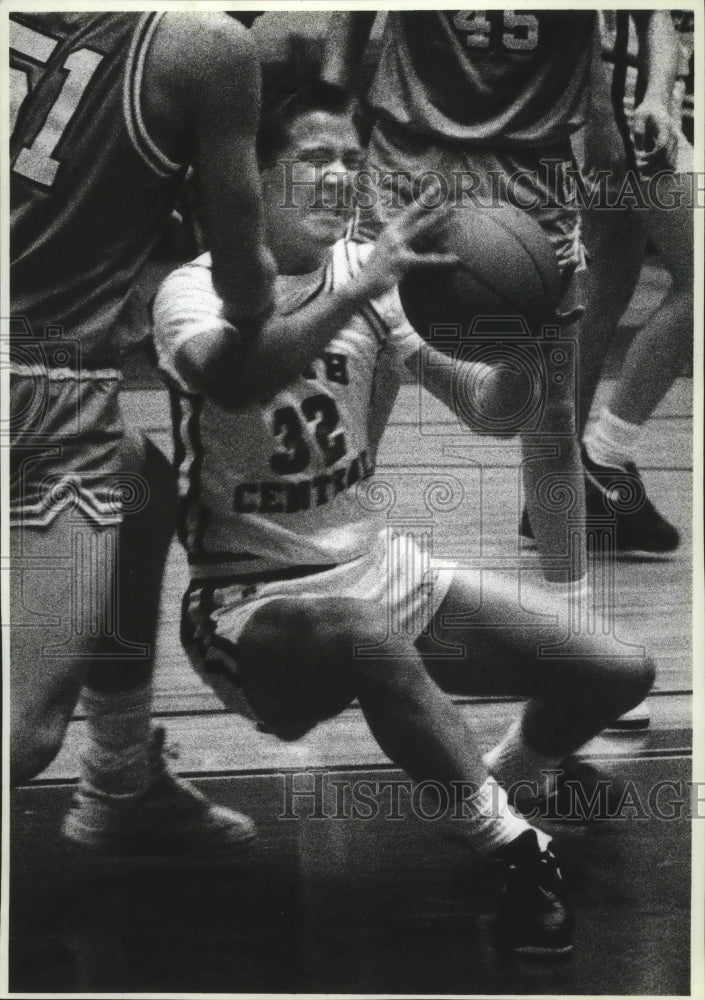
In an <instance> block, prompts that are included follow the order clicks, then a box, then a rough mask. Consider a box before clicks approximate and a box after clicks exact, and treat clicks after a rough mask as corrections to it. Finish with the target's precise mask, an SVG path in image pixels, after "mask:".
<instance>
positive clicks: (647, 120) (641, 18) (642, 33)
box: [632, 10, 678, 168]
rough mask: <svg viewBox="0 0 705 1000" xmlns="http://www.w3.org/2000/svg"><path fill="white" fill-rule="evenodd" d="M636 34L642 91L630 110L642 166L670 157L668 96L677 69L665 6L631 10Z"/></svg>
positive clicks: (671, 27)
mask: <svg viewBox="0 0 705 1000" xmlns="http://www.w3.org/2000/svg"><path fill="white" fill-rule="evenodd" d="M632 16H633V18H634V23H635V25H636V30H637V34H638V36H639V62H640V64H641V67H642V71H643V72H644V74H645V77H646V91H645V93H644V98H643V100H642V102H641V104H640V105H639V106H638V107H637V108H636V109H635V111H634V143H635V146H636V147H637V151H638V152H639V156H640V160H641V164H640V165H642V166H644V167H652V168H658V167H660V166H662V165H665V163H664V162H663V160H664V157H665V158H666V159H667V160H668V161H672V159H673V153H674V149H673V147H674V144H675V133H674V129H673V123H672V120H671V110H670V109H671V100H672V96H673V87H674V85H675V81H676V74H677V72H678V35H677V33H676V29H675V27H674V24H673V19H672V17H671V12H670V11H669V10H654V11H639V12H633V13H632Z"/></svg>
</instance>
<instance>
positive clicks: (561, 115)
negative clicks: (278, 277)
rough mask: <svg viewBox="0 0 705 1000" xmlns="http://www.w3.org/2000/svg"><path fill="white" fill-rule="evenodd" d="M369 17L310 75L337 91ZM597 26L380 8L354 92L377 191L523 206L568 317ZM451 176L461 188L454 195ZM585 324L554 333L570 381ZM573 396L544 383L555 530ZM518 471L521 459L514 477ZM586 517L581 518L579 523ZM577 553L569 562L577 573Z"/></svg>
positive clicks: (537, 531)
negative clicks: (415, 181) (431, 191)
mask: <svg viewBox="0 0 705 1000" xmlns="http://www.w3.org/2000/svg"><path fill="white" fill-rule="evenodd" d="M662 13H664V12H658V11H656V12H641V14H640V15H639V16H640V26H641V29H640V30H642V31H643V32H647V31H648V32H651V35H650V37H651V38H652V39H653V41H654V42H655V41H657V32H658V28H657V29H654V28H653V26H652V22H653V21H654V20H657V19H659V18H661V15H662ZM665 17H666V19H668V14H667V12H665ZM372 18H373V15H370V14H367V13H357V12H356V13H354V14H353V13H344V14H336V15H334V17H333V19H332V22H331V26H330V30H329V36H328V42H327V49H326V54H325V58H324V64H323V69H322V76H323V79H325V80H327V81H328V82H330V83H332V84H334V85H337V86H341V87H343V88H344V89H348V88H349V87H350V85H351V82H352V80H353V78H354V74H355V70H356V67H357V65H359V62H360V59H361V57H362V53H363V51H364V47H365V44H366V41H367V38H368V35H369V31H370V28H371V25H372ZM596 28H597V23H596V13H595V11H587V10H586V11H531V12H529V11H526V12H518V11H509V10H504V11H491V10H488V11H476V10H469V11H455V12H453V11H424V12H406V11H404V12H402V11H393V12H390V13H389V14H388V15H387V21H386V24H385V28H384V34H383V37H382V48H381V54H380V57H379V62H378V67H377V72H376V75H375V77H374V80H373V82H372V85H371V87H370V90H369V92H368V94H367V105H368V108H369V111H370V114H371V115H372V116H373V118H374V121H375V124H374V127H373V130H372V138H371V142H370V152H369V157H370V162H371V164H372V165H373V166H374V167H375V168H377V170H378V171H380V173H381V175H382V176H383V177H386V178H387V179H388V183H389V184H391V183H392V182H393V180H394V178H395V176H398V175H399V174H402V175H406V176H411V177H413V176H414V175H415V174H418V173H420V172H423V171H424V170H437V171H440V172H441V173H443V174H444V175H445V177H446V179H447V180H448V181H449V183H451V184H452V187H451V190H454V191H456V192H458V195H459V196H460V197H462V198H470V199H472V198H473V197H476V198H478V200H480V203H481V204H482V203H483V201H484V202H485V203H489V204H492V203H493V199H496V198H497V197H498V196H499V197H500V198H503V199H505V200H507V199H508V198H511V197H512V192H513V197H514V200H515V202H516V203H517V204H519V206H520V207H527V206H528V207H529V210H531V211H533V213H534V214H535V217H536V219H537V221H538V222H539V223H540V224H541V225H542V226H543V228H544V229H545V231H546V233H547V234H548V235H549V237H550V239H551V241H552V242H553V245H554V247H555V250H556V255H557V259H558V263H559V266H560V267H561V270H562V272H563V274H564V276H565V281H566V306H567V307H568V308H570V307H571V306H574V305H575V304H576V303H577V302H578V301H580V300H582V298H583V297H584V292H583V286H584V270H585V268H584V254H583V247H582V241H581V236H580V226H579V213H578V204H577V200H576V198H575V190H574V185H573V184H571V183H570V173H571V170H573V169H574V166H575V163H574V159H573V153H572V149H571V145H570V139H571V136H572V135H573V133H575V131H576V130H577V129H578V128H580V126H581V125H582V124H583V123H584V122H585V117H586V109H587V100H588V95H589V82H590V73H591V65H592V62H593V60H594V56H595V43H596V38H597V33H596ZM645 51H646V57H647V58H646V63H647V65H646V74H647V78H648V80H650V81H653V82H654V89H656V86H657V84H658V82H659V81H660V80H661V79H662V78H663V76H664V75H665V74H666V73H667V69H664V66H663V57H662V54H661V52H660V50H659V48H658V46H657V45H656V44H649V45H646V46H645ZM649 107H650V110H649V112H648V115H647V113H646V111H647V108H649ZM659 110H660V109H659V108H658V106H655V105H652V106H649V105H645V107H644V111H645V114H644V121H643V127H644V128H647V129H648V130H649V132H653V141H654V148H653V151H652V153H651V154H650V155H652V156H654V157H656V158H658V156H659V155H660V153H661V151H662V149H663V145H664V144H665V142H666V141H667V135H664V134H663V131H662V130H661V129H659V128H653V127H652V126H653V124H654V120H655V119H654V116H655V117H656V118H658V114H657V113H658V111H659ZM459 178H462V179H463V180H462V183H463V185H464V186H462V187H460V189H459V188H458V179H459ZM498 179H499V180H501V179H504V187H502V186H501V184H499V186H498ZM578 279H579V280H580V284H578ZM600 305H602V302H600ZM593 320H594V317H593V318H588V319H587V320H586V321H585V322H583V321H573V322H572V323H569V322H566V323H565V325H564V335H565V336H568V337H574V338H578V339H579V345H580V358H579V364H580V378H581V380H582V378H583V351H584V350H585V349H586V348H585V344H586V342H587V341H589V340H590V339H591V338H592V329H591V328H590V326H591V323H592V322H593ZM587 350H590V347H588V348H587ZM575 394H576V385H575V381H574V380H571V379H565V381H564V382H563V384H562V385H561V386H554V387H553V392H552V393H551V397H550V403H549V405H550V406H551V408H552V409H553V412H554V414H555V417H554V421H553V426H552V427H551V425H550V424H547V425H546V426H547V429H548V428H550V431H549V433H551V434H552V437H554V438H555V440H552V441H551V444H552V446H553V447H554V448H555V453H554V455H553V456H552V457H551V458H549V459H546V460H545V463H546V464H545V466H544V473H545V474H547V475H551V476H554V477H556V479H557V480H559V481H561V482H562V483H564V484H566V485H568V486H569V487H570V488H572V490H573V492H574V495H575V501H574V504H573V506H572V508H571V509H570V510H568V511H566V512H565V514H564V518H565V519H566V521H567V519H568V518H569V517H570V518H571V519H576V520H583V519H584V515H585V507H584V501H585V496H584V478H585V476H584V470H583V463H582V460H581V455H580V451H579V448H578V441H577V438H576V436H575V430H576V428H575V412H574V400H575ZM528 468H529V464H525V471H526V470H528ZM527 492H528V491H527ZM527 502H528V497H527ZM594 513H595V511H593V510H590V509H589V510H588V511H587V514H588V516H589V515H590V514H594ZM599 513H603V509H602V508H601V509H600V511H599ZM556 528H557V520H556V519H555V518H554V517H552V518H548V517H546V516H545V514H544V515H543V516H542V512H541V511H537V507H536V505H534V507H533V509H532V510H531V512H530V513H529V511H528V510H527V509H525V510H524V513H523V516H522V521H521V531H522V534H525V535H530V536H532V537H535V538H536V540H537V543H538V545H539V551H540V552H541V553H547V552H548V553H555V554H557V548H558V546H560V545H562V544H563V539H565V538H566V537H569V533H568V525H567V523H564V524H562V525H561V526H560V530H556ZM583 544H584V539H583ZM580 555H581V558H578V559H576V567H582V566H583V565H584V562H583V555H582V553H581V554H580ZM579 572H580V571H579ZM579 572H578V573H577V574H576V575H579Z"/></svg>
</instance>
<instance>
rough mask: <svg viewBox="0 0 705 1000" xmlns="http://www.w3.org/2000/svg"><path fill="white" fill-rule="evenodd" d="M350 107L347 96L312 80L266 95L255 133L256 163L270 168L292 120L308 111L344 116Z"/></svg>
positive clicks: (284, 141)
mask: <svg viewBox="0 0 705 1000" xmlns="http://www.w3.org/2000/svg"><path fill="white" fill-rule="evenodd" d="M349 106H350V102H349V99H348V97H347V95H346V94H344V93H342V92H341V91H340V90H338V88H337V87H331V86H330V85H329V84H326V83H322V82H321V81H320V80H313V81H310V82H308V83H305V84H301V85H299V86H298V87H297V88H296V90H294V91H291V90H289V91H282V90H279V91H278V92H277V93H271V94H269V95H265V98H264V99H263V102H262V112H261V115H260V123H259V129H258V132H257V160H258V162H259V165H260V167H269V166H271V165H272V164H273V163H274V162H275V160H276V158H277V156H278V154H279V153H281V151H282V150H283V149H284V148H285V147H286V144H287V143H288V141H289V125H290V124H291V122H292V121H293V119H294V118H298V116H299V115H304V114H306V113H307V112H308V111H330V112H331V113H333V114H343V113H345V112H346V111H347V110H348V109H349Z"/></svg>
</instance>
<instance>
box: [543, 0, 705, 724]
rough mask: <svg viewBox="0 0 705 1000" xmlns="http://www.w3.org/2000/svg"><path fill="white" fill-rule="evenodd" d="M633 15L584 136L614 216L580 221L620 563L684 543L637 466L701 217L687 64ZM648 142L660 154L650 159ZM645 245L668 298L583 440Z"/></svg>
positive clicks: (598, 433)
mask: <svg viewBox="0 0 705 1000" xmlns="http://www.w3.org/2000/svg"><path fill="white" fill-rule="evenodd" d="M632 16H633V17H634V25H635V27H636V29H637V30H636V31H635V32H632V31H631V30H630V18H629V13H628V12H627V11H618V12H616V13H614V14H612V16H610V12H603V14H602V15H601V22H600V23H601V28H602V36H603V40H604V42H605V43H606V47H607V51H608V52H609V58H610V60H611V61H613V64H614V65H613V69H612V78H611V85H610V86H608V85H607V84H608V81H607V79H606V77H605V71H604V69H603V63H602V58H600V59H599V60H596V61H594V62H593V69H592V74H591V87H590V114H589V116H588V120H587V123H586V127H585V130H584V134H583V136H582V141H583V151H582V157H581V159H582V161H583V162H582V169H583V170H584V172H585V174H586V176H587V178H588V181H589V180H590V179H591V177H592V178H593V179H594V178H595V177H598V176H599V175H600V172H604V174H605V180H604V181H603V182H602V183H604V184H606V187H605V188H604V194H605V196H606V198H607V199H611V204H612V205H613V208H612V209H611V210H610V209H605V208H604V207H602V208H599V207H597V208H595V207H592V208H591V207H589V205H588V206H587V207H586V209H585V211H584V221H585V227H584V232H585V241H586V244H587V247H588V250H589V252H590V258H591V263H590V269H589V274H588V295H587V299H586V315H585V330H586V336H585V337H584V339H583V342H582V346H581V369H580V381H579V386H578V396H579V414H578V432H579V434H580V435H581V436H582V437H583V447H582V459H583V464H584V467H585V477H586V478H585V482H586V502H587V508H588V512H589V513H592V514H593V516H598V517H599V516H602V517H604V516H605V515H609V516H611V517H612V518H614V519H615V533H614V546H615V550H616V552H617V553H621V552H627V553H633V554H635V553H644V554H647V553H648V554H656V555H664V554H666V553H669V552H673V551H674V550H675V549H676V548H677V547H678V544H679V540H680V538H679V534H678V531H677V529H676V528H675V527H674V526H673V525H672V524H670V523H669V522H668V521H667V520H666V519H665V518H664V517H663V516H662V515H661V514H660V513H659V511H658V510H657V509H656V508H655V507H654V505H653V504H652V503H651V501H650V500H649V498H648V496H647V494H646V489H645V487H644V484H643V481H642V479H641V476H640V475H639V472H638V470H637V468H636V465H635V464H634V459H635V449H636V446H637V442H638V440H639V438H640V436H641V431H642V427H643V425H644V423H645V422H646V421H647V420H648V418H649V417H650V416H651V414H652V413H653V411H654V410H655V408H656V406H657V405H658V403H659V402H660V401H661V400H662V399H663V397H664V396H665V394H666V392H667V391H668V389H669V388H670V387H671V385H672V384H673V381H674V379H675V378H676V377H677V375H678V374H679V373H680V372H681V371H682V370H683V367H684V365H685V364H686V363H687V360H688V357H689V355H690V352H691V350H692V330H693V217H692V207H691V199H690V198H689V185H688V176H687V172H688V170H692V148H690V147H689V145H688V143H687V141H686V139H685V137H683V136H681V135H680V127H679V124H678V123H677V120H676V111H675V110H674V108H673V101H674V98H673V95H674V83H675V80H676V74H677V73H680V74H683V73H684V72H686V71H687V58H683V56H682V49H681V46H679V44H678V38H677V34H676V32H675V31H674V25H673V23H672V20H671V12H669V11H660V12H654V14H653V15H652V17H651V18H650V19H648V21H645V20H644V17H643V15H641V14H639V13H638V12H637V13H636V14H633V15H632ZM637 48H638V50H639V51H640V52H641V51H644V50H646V51H658V52H659V54H660V55H659V60H658V62H657V64H656V68H655V69H653V68H652V71H651V72H650V73H649V74H648V77H647V79H648V86H647V85H646V81H645V79H644V76H645V74H643V73H642V74H641V76H640V80H639V81H637V80H636V68H634V69H630V67H629V63H630V61H632V62H633V63H634V64H636V61H637V60H636V51H637ZM630 53H631V56H630ZM679 55H680V58H679ZM652 66H653V64H652ZM635 101H636V104H637V106H636V107H634V103H635ZM625 107H626V111H628V117H627V114H626V113H625ZM654 129H656V130H657V132H658V134H657V136H656V138H657V141H656V142H653V141H652V138H651V137H650V136H649V132H651V131H653V130H654ZM647 137H648V143H649V146H651V145H653V147H654V148H653V149H651V148H649V149H647V148H645V147H646V141H647ZM688 151H689V153H690V163H688ZM628 171H629V173H627V172H628ZM656 173H658V175H659V179H658V188H657V189H654V190H657V191H658V197H659V198H660V199H661V201H662V204H663V206H664V207H663V208H659V206H658V204H656V203H655V201H654V200H653V197H652V196H651V195H650V194H649V189H648V187H647V185H648V179H649V177H650V176H654V175H655V174H656ZM629 178H631V185H632V186H631V190H632V192H633V191H634V185H636V187H637V190H638V188H639V185H640V178H641V179H642V181H643V193H642V195H641V202H640V204H639V207H638V208H635V207H634V198H633V195H632V196H631V197H630V198H627V199H626V203H624V204H622V203H621V200H622V199H621V198H620V192H622V191H629V190H630V188H629V183H630V182H629ZM647 237H648V238H649V239H651V240H652V241H653V243H654V244H655V246H656V248H657V249H658V251H659V253H660V255H661V258H662V260H663V261H664V263H665V264H666V267H667V268H668V270H669V272H670V275H671V279H672V283H671V288H670V289H669V291H668V292H667V294H666V296H665V297H664V299H663V301H662V302H661V304H660V306H659V307H658V309H657V310H656V311H655V312H654V313H653V315H652V316H650V317H649V319H648V320H647V322H646V323H645V324H644V325H643V326H642V328H641V329H640V330H639V331H638V332H637V334H636V336H635V337H634V340H633V342H632V344H631V346H630V348H629V350H628V351H627V354H626V356H625V359H624V362H623V365H622V369H621V371H620V373H619V376H618V378H617V382H616V384H615V386H614V388H613V389H612V391H611V393H610V396H609V398H608V400H607V402H606V404H604V405H603V406H602V407H601V408H600V411H599V413H598V414H597V419H596V420H595V422H594V423H593V424H592V425H591V427H590V428H589V430H587V432H586V424H587V420H588V417H589V415H590V410H591V406H592V403H593V399H594V395H595V391H596V389H597V385H598V382H599V379H600V375H601V370H602V362H603V359H604V357H605V354H606V353H607V351H608V347H609V341H610V338H611V337H612V336H613V335H614V331H615V329H616V326H617V323H618V321H619V319H620V317H621V315H622V313H623V312H624V310H625V309H626V307H627V305H628V304H629V301H630V299H631V298H632V295H633V293H634V290H635V288H636V285H637V281H638V278H639V273H640V270H641V265H642V261H643V256H644V248H645V242H646V239H647ZM620 491H623V492H624V495H625V496H627V497H633V498H634V500H633V502H632V503H631V504H630V505H628V506H627V509H621V506H622V505H615V504H614V503H612V502H611V500H610V498H611V497H613V496H614V495H615V493H616V494H619V492H620ZM615 507H616V509H615ZM526 529H527V524H526V522H524V530H526ZM649 721H650V712H649V706H648V704H647V703H644V704H642V705H637V706H636V707H635V708H634V709H633V710H632V711H631V712H628V713H626V715H625V716H624V717H623V718H621V719H618V720H616V721H615V723H614V725H615V726H617V727H618V728H629V729H639V728H645V727H646V726H648V724H649Z"/></svg>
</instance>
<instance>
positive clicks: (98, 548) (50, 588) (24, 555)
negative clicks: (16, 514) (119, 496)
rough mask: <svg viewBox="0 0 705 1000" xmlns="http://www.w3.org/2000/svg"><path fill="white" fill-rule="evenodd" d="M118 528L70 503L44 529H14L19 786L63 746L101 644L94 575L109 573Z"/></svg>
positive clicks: (14, 737)
mask: <svg viewBox="0 0 705 1000" xmlns="http://www.w3.org/2000/svg"><path fill="white" fill-rule="evenodd" d="M116 530H117V529H116V528H115V527H114V526H113V527H104V528H101V527H99V526H97V525H96V524H94V523H93V522H92V521H91V520H90V519H89V518H87V517H86V515H84V514H83V513H81V511H79V510H77V509H75V508H68V509H65V510H64V511H62V512H60V513H58V514H57V515H56V516H55V517H54V519H53V520H52V521H51V522H50V523H49V524H47V525H46V526H43V527H40V526H34V527H29V526H21V525H17V526H15V527H13V528H12V530H11V532H10V535H11V550H10V558H11V565H10V622H11V626H12V634H11V646H12V655H11V660H10V667H11V670H10V684H11V693H10V709H11V713H10V714H11V723H10V741H11V770H12V782H13V784H16V783H18V782H21V781H25V780H27V779H29V778H31V777H33V776H34V775H36V774H38V773H39V772H40V771H41V770H43V769H44V768H45V767H47V766H48V765H49V764H50V763H51V761H52V760H53V759H54V757H55V756H56V754H57V753H58V751H59V749H60V747H61V744H62V742H63V739H64V735H65V732H66V727H67V726H68V723H69V720H70V718H71V714H72V712H73V709H74V707H75V705H76V701H77V699H78V695H79V691H80V689H81V684H82V683H83V680H84V678H85V676H86V673H87V671H88V668H89V665H90V662H91V657H92V656H93V654H94V652H95V649H96V625H97V624H99V619H100V615H101V608H100V605H99V604H97V603H96V602H95V599H94V590H93V588H92V586H91V584H92V582H93V581H92V580H91V574H92V572H93V570H94V569H95V568H96V566H100V567H101V569H102V570H107V571H108V572H107V576H108V578H109V577H110V572H109V564H110V559H111V553H112V551H113V548H114V545H113V543H114V540H115V533H116ZM105 596H106V597H107V598H108V599H109V595H105Z"/></svg>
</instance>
